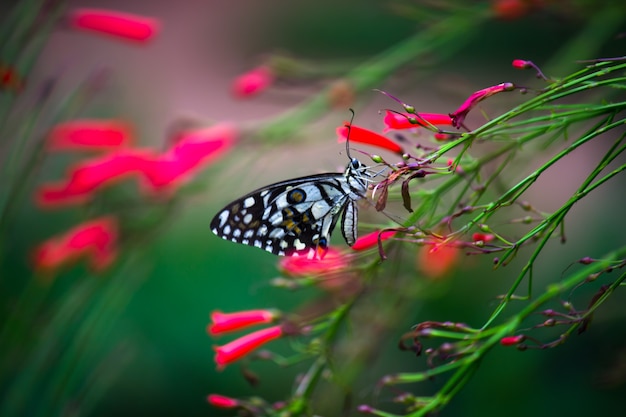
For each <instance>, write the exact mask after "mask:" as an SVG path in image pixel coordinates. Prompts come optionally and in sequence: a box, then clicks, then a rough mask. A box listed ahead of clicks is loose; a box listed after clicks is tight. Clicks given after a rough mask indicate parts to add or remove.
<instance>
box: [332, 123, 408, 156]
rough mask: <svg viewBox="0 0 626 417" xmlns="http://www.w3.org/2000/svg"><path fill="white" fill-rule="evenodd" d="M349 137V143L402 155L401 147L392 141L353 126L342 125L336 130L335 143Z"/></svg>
mask: <svg viewBox="0 0 626 417" xmlns="http://www.w3.org/2000/svg"><path fill="white" fill-rule="evenodd" d="M348 134H349V135H350V142H357V143H363V144H366V145H373V146H378V147H379V148H382V149H386V150H388V151H391V152H395V153H399V154H401V153H402V147H401V146H400V145H398V144H397V143H395V142H393V141H392V140H390V139H388V138H386V137H384V136H383V135H380V134H378V133H376V132H373V131H371V130H368V129H364V128H362V127H358V126H355V125H350V126H347V125H344V126H340V127H338V128H337V142H339V143H341V142H345V141H346V140H347V138H348Z"/></svg>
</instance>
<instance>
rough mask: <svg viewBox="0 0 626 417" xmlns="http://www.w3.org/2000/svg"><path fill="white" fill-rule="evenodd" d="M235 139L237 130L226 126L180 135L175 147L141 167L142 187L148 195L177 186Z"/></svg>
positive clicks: (187, 179)
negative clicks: (149, 192)
mask: <svg viewBox="0 0 626 417" xmlns="http://www.w3.org/2000/svg"><path fill="white" fill-rule="evenodd" d="M236 137H237V129H236V128H235V126H234V125H232V124H230V123H221V124H217V125H214V126H211V127H208V128H203V129H191V130H187V131H183V132H182V133H180V134H179V139H178V141H177V143H176V144H175V145H173V146H172V147H171V148H170V149H169V150H167V151H166V152H165V153H164V154H162V155H160V156H159V157H158V158H154V159H153V160H152V161H150V162H148V163H146V164H145V165H144V171H143V173H144V175H145V179H146V181H145V185H146V186H147V188H148V189H149V190H150V191H159V190H161V189H163V188H168V189H173V188H176V187H178V186H180V185H181V184H183V183H185V182H187V181H189V180H190V179H191V178H192V177H193V175H194V174H195V173H196V172H197V171H198V170H200V169H201V168H202V167H204V166H205V165H207V164H208V163H210V162H212V161H214V160H215V159H217V158H219V157H221V156H222V155H224V154H225V153H226V152H227V151H229V150H230V149H231V148H232V146H233V145H234V142H235V139H236Z"/></svg>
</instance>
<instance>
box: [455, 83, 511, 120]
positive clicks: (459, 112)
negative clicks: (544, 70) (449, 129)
mask: <svg viewBox="0 0 626 417" xmlns="http://www.w3.org/2000/svg"><path fill="white" fill-rule="evenodd" d="M515 88H516V87H515V84H513V83H501V84H498V85H494V86H491V87H487V88H483V89H482V90H478V91H476V92H474V93H472V95H470V96H469V97H468V98H467V100H465V101H464V102H463V104H461V106H460V107H459V108H458V109H456V110H455V111H454V112H453V113H450V117H451V118H452V125H453V126H454V127H456V128H459V127H461V126H462V125H463V121H464V120H465V117H467V114H468V113H469V112H470V110H472V109H473V108H474V106H476V104H478V103H479V102H481V101H483V100H484V99H486V98H487V97H491V96H492V95H494V94H497V93H502V92H503V91H513V90H515Z"/></svg>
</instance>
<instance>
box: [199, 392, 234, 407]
mask: <svg viewBox="0 0 626 417" xmlns="http://www.w3.org/2000/svg"><path fill="white" fill-rule="evenodd" d="M206 400H207V402H208V403H209V404H211V405H212V406H213V407H217V408H235V407H238V406H239V401H238V400H236V399H234V398H231V397H226V396H224V395H219V394H209V395H208V396H207V398H206Z"/></svg>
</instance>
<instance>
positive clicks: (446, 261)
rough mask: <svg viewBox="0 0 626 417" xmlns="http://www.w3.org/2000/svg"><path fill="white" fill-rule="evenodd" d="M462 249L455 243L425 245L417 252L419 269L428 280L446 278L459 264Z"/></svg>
mask: <svg viewBox="0 0 626 417" xmlns="http://www.w3.org/2000/svg"><path fill="white" fill-rule="evenodd" d="M459 253H460V248H459V247H458V246H457V245H455V244H453V243H443V242H442V243H435V244H434V245H424V246H421V247H420V248H419V249H418V252H417V269H418V270H419V271H420V272H421V273H422V274H424V276H426V277H427V278H431V279H439V278H443V277H444V276H446V275H447V274H448V273H449V272H450V271H451V270H452V269H453V268H454V267H455V266H456V264H457V261H458V257H459Z"/></svg>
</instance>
